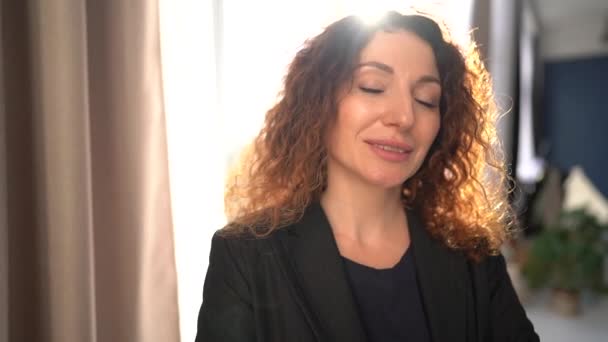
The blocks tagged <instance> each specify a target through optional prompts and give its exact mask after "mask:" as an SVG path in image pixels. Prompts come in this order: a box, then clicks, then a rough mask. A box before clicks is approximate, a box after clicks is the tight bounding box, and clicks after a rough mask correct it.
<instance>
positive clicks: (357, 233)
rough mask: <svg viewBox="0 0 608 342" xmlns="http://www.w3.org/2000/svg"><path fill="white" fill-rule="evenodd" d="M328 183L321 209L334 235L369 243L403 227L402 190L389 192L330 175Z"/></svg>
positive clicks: (322, 197) (343, 177)
mask: <svg viewBox="0 0 608 342" xmlns="http://www.w3.org/2000/svg"><path fill="white" fill-rule="evenodd" d="M327 184H328V186H327V189H326V190H325V192H324V193H323V195H322V196H321V206H322V207H323V210H324V211H325V214H326V215H327V218H328V220H329V222H330V224H331V226H332V230H333V231H334V234H337V235H341V236H346V237H348V238H349V239H352V240H355V241H364V240H366V241H369V240H376V239H379V238H381V237H382V236H386V234H387V233H389V234H390V233H391V232H393V231H394V230H395V229H401V228H403V224H404V223H405V212H404V209H403V205H402V204H401V189H400V187H396V188H390V189H387V188H383V187H380V186H374V185H372V184H369V183H363V182H358V181H353V180H352V179H349V177H347V176H345V175H340V176H339V177H332V175H331V174H329V173H328V182H327Z"/></svg>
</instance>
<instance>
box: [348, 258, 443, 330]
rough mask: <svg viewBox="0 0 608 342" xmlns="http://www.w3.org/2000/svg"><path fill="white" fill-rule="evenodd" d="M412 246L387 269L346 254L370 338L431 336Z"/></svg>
mask: <svg viewBox="0 0 608 342" xmlns="http://www.w3.org/2000/svg"><path fill="white" fill-rule="evenodd" d="M410 250H411V248H408V249H407V251H406V252H405V253H404V254H403V256H402V257H401V260H399V262H398V263H397V264H396V265H395V266H394V267H392V268H387V269H375V268H371V267H368V266H365V265H361V264H359V263H357V262H354V261H352V260H349V259H347V258H344V257H343V259H344V260H345V264H346V273H347V275H348V278H349V281H350V284H351V288H352V290H353V294H354V296H355V300H356V302H357V306H358V308H359V313H360V314H361V319H362V321H363V325H364V328H365V331H366V333H367V337H368V340H369V341H370V342H406V341H415V342H427V341H430V340H431V339H430V336H429V329H428V326H427V321H426V317H425V314H424V309H423V307H422V301H421V299H420V298H421V296H420V291H419V289H418V282H417V280H416V269H415V264H414V260H413V257H414V256H413V253H410Z"/></svg>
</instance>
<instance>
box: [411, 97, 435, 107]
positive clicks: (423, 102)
mask: <svg viewBox="0 0 608 342" xmlns="http://www.w3.org/2000/svg"><path fill="white" fill-rule="evenodd" d="M416 102H418V103H420V104H421V105H423V106H425V107H427V108H430V109H434V108H437V105H436V104H435V103H432V102H426V101H423V100H418V99H416Z"/></svg>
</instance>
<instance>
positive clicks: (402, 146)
mask: <svg viewBox="0 0 608 342" xmlns="http://www.w3.org/2000/svg"><path fill="white" fill-rule="evenodd" d="M365 142H366V143H368V144H370V145H372V146H373V147H375V148H378V149H382V150H384V151H389V152H395V153H409V152H412V150H413V148H412V147H411V146H410V145H408V144H406V143H404V142H400V141H396V140H379V139H373V140H365Z"/></svg>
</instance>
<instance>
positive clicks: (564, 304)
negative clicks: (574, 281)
mask: <svg viewBox="0 0 608 342" xmlns="http://www.w3.org/2000/svg"><path fill="white" fill-rule="evenodd" d="M551 309H553V311H555V312H557V313H558V314H560V315H563V316H567V317H574V316H578V315H579V314H580V309H581V296H580V292H579V291H577V290H565V289H553V290H552V291H551Z"/></svg>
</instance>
